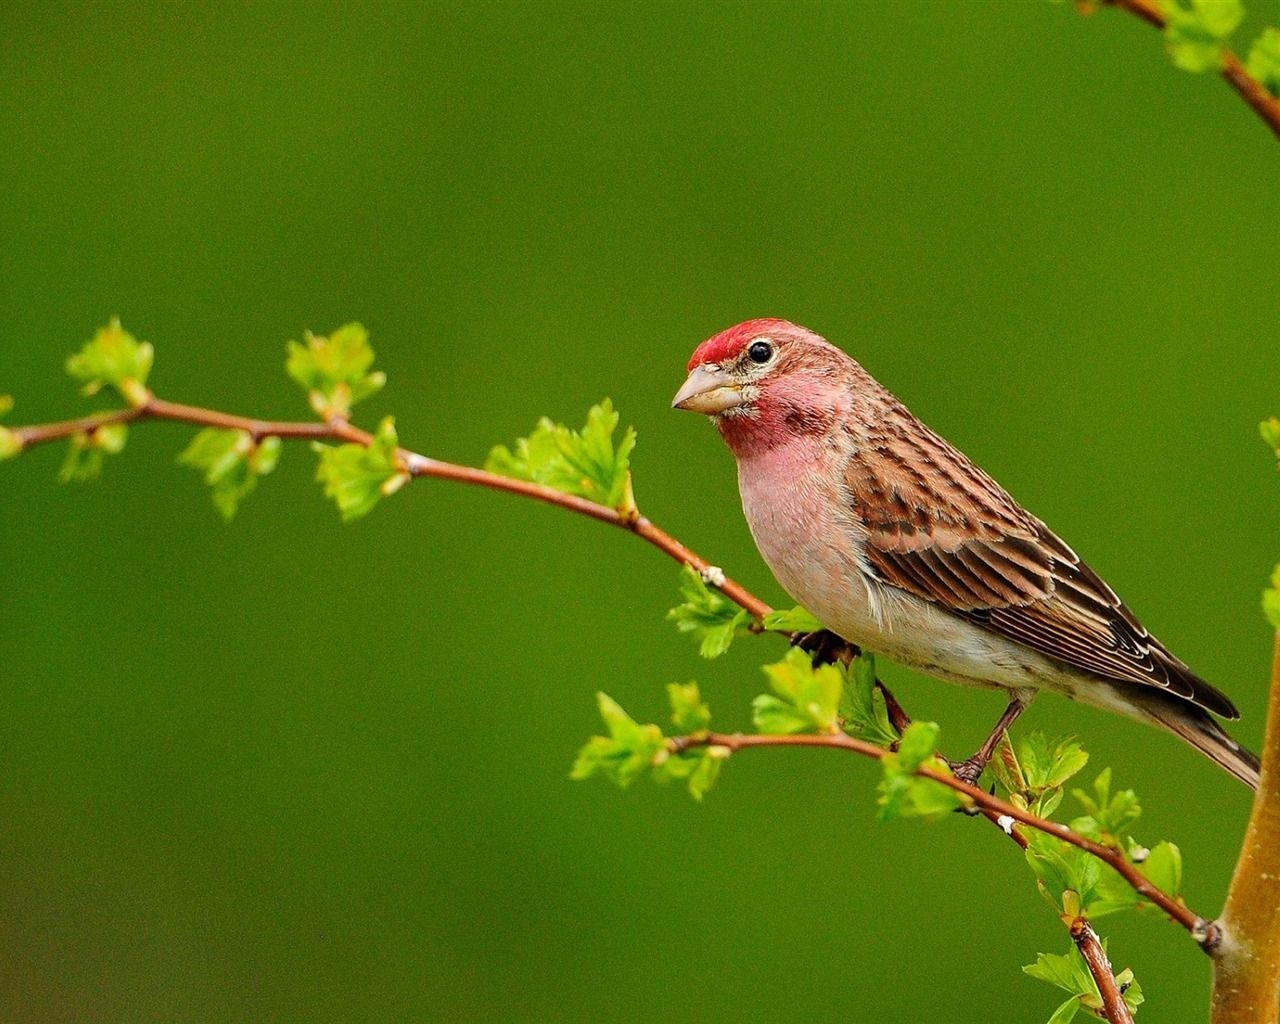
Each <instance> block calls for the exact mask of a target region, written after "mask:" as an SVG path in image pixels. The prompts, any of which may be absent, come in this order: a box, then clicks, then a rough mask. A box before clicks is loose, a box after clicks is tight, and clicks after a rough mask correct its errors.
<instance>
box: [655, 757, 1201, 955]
mask: <svg viewBox="0 0 1280 1024" xmlns="http://www.w3.org/2000/svg"><path fill="white" fill-rule="evenodd" d="M668 745H669V749H670V751H671V753H673V754H679V753H681V752H682V751H685V750H692V749H694V748H695V747H723V748H724V749H726V750H728V751H729V752H730V753H736V752H737V751H739V750H749V749H753V748H756V747H823V748H826V749H829V750H844V751H847V752H849V753H851V754H858V755H859V756H861V757H867V758H871V759H872V760H876V761H879V760H881V759H883V758H884V756H885V755H886V754H888V753H889V751H887V750H885V749H884V748H883V747H877V746H876V745H875V744H874V743H868V742H866V741H865V740H860V739H857V738H856V737H854V736H849V735H846V734H845V733H834V734H831V735H797V736H771V735H757V734H746V733H716V732H713V733H700V734H697V735H693V736H675V737H672V738H671V739H670V740H669V741H668ZM915 774H916V775H919V776H921V777H922V778H926V779H932V780H933V781H934V782H939V783H941V784H942V785H944V786H946V787H947V788H948V789H952V790H955V792H957V793H960V794H962V795H963V796H965V797H967V798H968V799H969V800H970V801H971V803H972V805H973V806H975V807H977V808H978V810H979V811H981V813H982V815H983V816H984V817H986V818H987V819H988V820H989V821H991V822H993V823H994V824H996V825H998V826H999V827H1000V829H1001V831H1003V832H1004V833H1005V834H1006V835H1008V836H1009V837H1010V838H1011V839H1013V840H1014V841H1015V842H1017V843H1018V845H1020V846H1024V847H1025V846H1026V840H1025V839H1023V838H1022V837H1020V836H1018V835H1017V834H1016V830H1015V829H1014V827H1013V826H1014V823H1015V822H1016V823H1018V824H1022V825H1025V826H1027V827H1028V828H1033V829H1035V830H1036V831H1037V832H1043V833H1044V834H1045V835H1049V836H1053V837H1054V838H1055V839H1060V840H1062V841H1063V842H1064V843H1068V844H1069V845H1071V846H1074V847H1077V848H1078V849H1081V850H1083V851H1084V852H1085V853H1087V854H1089V855H1090V856H1092V857H1096V858H1097V859H1098V860H1100V861H1102V862H1103V863H1104V864H1107V865H1108V866H1109V867H1111V868H1112V869H1113V870H1115V872H1116V873H1117V874H1118V875H1120V877H1121V878H1123V879H1124V880H1125V881H1126V882H1127V883H1128V884H1129V886H1130V887H1131V888H1132V889H1133V891H1134V892H1136V893H1137V894H1138V895H1139V896H1142V897H1143V898H1144V899H1147V900H1150V901H1151V902H1152V903H1154V904H1155V905H1156V906H1157V907H1159V908H1160V909H1161V910H1163V911H1164V912H1165V913H1166V914H1167V915H1168V916H1169V917H1170V918H1171V919H1172V920H1173V921H1174V922H1175V923H1177V924H1179V925H1181V926H1182V927H1183V928H1184V929H1186V931H1187V932H1188V933H1189V934H1190V935H1191V937H1192V938H1193V939H1195V941H1196V942H1197V943H1199V944H1200V946H1201V947H1203V948H1204V949H1205V951H1206V952H1209V953H1213V952H1214V951H1215V949H1216V947H1217V944H1218V937H1219V936H1218V927H1217V925H1216V924H1215V923H1214V922H1212V921H1207V920H1205V919H1204V918H1202V917H1201V916H1200V915H1199V914H1196V913H1194V912H1193V911H1192V910H1190V909H1189V908H1188V907H1187V906H1186V904H1184V903H1183V902H1182V901H1181V900H1179V899H1177V898H1176V897H1174V896H1170V895H1169V894H1168V893H1167V892H1165V891H1164V890H1163V889H1160V888H1158V887H1157V886H1155V885H1153V884H1152V883H1151V881H1150V880H1149V879H1148V878H1147V877H1146V876H1145V875H1144V874H1143V873H1142V872H1141V871H1139V870H1138V869H1137V868H1136V867H1134V865H1133V864H1131V863H1130V862H1129V861H1128V860H1127V859H1126V858H1125V856H1124V854H1123V853H1121V852H1120V851H1119V850H1117V849H1114V848H1113V847H1110V846H1104V845H1102V844H1101V843H1097V842H1094V841H1093V840H1092V839H1089V838H1087V837H1086V836H1082V835H1081V834H1080V833H1079V832H1075V831H1073V830H1072V829H1070V828H1068V827H1067V826H1066V825H1063V824H1061V823H1060V822H1056V821H1050V820H1049V819H1048V818H1042V817H1040V816H1039V815H1038V814H1035V813H1033V812H1031V811H1029V810H1024V809H1023V808H1021V807H1019V806H1017V805H1016V804H1012V803H1010V802H1009V801H1007V800H1002V799H1001V798H1000V797H998V796H996V795H995V794H993V793H988V792H987V791H986V790H985V789H981V788H980V787H978V786H973V785H970V784H969V783H967V782H965V781H963V780H962V779H958V778H956V777H955V776H954V775H951V774H949V773H947V772H940V771H936V770H934V769H932V768H929V767H928V766H921V767H920V768H918V769H917V770H916V771H915Z"/></svg>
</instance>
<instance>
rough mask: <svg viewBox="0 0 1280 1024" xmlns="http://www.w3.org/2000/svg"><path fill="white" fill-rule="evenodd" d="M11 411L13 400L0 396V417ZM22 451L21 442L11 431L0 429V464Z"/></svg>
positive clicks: (6, 396)
mask: <svg viewBox="0 0 1280 1024" xmlns="http://www.w3.org/2000/svg"><path fill="white" fill-rule="evenodd" d="M12 410H13V399H12V398H11V397H10V396H9V395H0V416H4V415H6V414H8V413H9V412H11V411H12ZM21 451H22V441H21V439H20V438H19V437H18V435H17V434H15V433H14V432H13V431H12V430H7V429H6V428H4V427H0V462H4V460H5V459H11V458H13V457H14V456H15V455H17V454H18V453H19V452H21Z"/></svg>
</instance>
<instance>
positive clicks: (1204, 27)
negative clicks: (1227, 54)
mask: <svg viewBox="0 0 1280 1024" xmlns="http://www.w3.org/2000/svg"><path fill="white" fill-rule="evenodd" d="M1160 9H1161V11H1163V13H1164V17H1165V29H1164V38H1165V47H1166V48H1167V49H1168V51H1169V55H1170V56H1171V57H1172V58H1173V62H1174V64H1176V65H1177V66H1178V67H1180V68H1182V69H1183V70H1184V71H1216V70H1218V68H1220V67H1221V66H1222V47H1223V44H1224V43H1225V42H1226V41H1227V38H1228V37H1229V36H1230V35H1231V33H1232V32H1234V31H1235V30H1236V27H1237V26H1238V25H1239V24H1240V22H1241V21H1242V20H1243V19H1244V7H1243V6H1241V4H1240V0H1161V4H1160Z"/></svg>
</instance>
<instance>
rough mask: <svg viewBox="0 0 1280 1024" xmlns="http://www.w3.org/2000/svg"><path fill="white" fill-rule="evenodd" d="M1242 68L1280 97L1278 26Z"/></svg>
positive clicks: (1279, 431)
mask: <svg viewBox="0 0 1280 1024" xmlns="http://www.w3.org/2000/svg"><path fill="white" fill-rule="evenodd" d="M1244 69H1245V70H1246V71H1247V72H1249V74H1250V75H1251V76H1252V77H1254V78H1256V79H1257V80H1258V81H1259V82H1260V83H1262V87H1263V88H1264V89H1266V90H1267V91H1268V92H1270V93H1271V95H1272V96H1278V97H1280V28H1264V29H1263V30H1262V35H1260V36H1258V38H1257V39H1255V40H1254V41H1253V45H1252V46H1251V47H1249V58H1248V60H1246V61H1245V64H1244ZM1270 422H1271V423H1273V424H1275V427H1274V431H1275V436H1276V438H1277V439H1276V440H1275V441H1268V443H1269V444H1270V445H1271V447H1272V448H1280V421H1277V420H1276V419H1275V418H1274V417H1273V418H1272V419H1271V420H1270ZM1262 436H1263V438H1264V439H1265V438H1266V437H1267V435H1266V434H1265V433H1264V434H1263V435H1262Z"/></svg>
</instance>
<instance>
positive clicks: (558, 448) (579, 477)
mask: <svg viewBox="0 0 1280 1024" xmlns="http://www.w3.org/2000/svg"><path fill="white" fill-rule="evenodd" d="M617 429H618V414H617V412H615V411H614V408H613V403H612V402H611V401H609V399H607V398H606V399H604V401H602V402H600V404H599V405H593V406H592V407H591V409H590V410H589V411H588V413H587V421H586V423H585V424H583V427H582V429H581V430H572V429H570V428H569V427H566V426H565V425H564V424H562V423H555V422H553V421H552V420H550V419H547V418H546V417H543V418H542V419H540V420H539V421H538V425H537V426H536V427H535V428H534V430H533V433H532V434H530V435H529V436H528V437H522V438H519V439H518V440H517V441H516V442H515V445H514V447H513V448H508V447H507V446H506V445H501V444H500V445H497V446H496V447H495V448H494V449H493V450H492V451H491V452H490V453H489V458H488V459H487V460H486V461H485V467H484V468H485V469H487V470H488V471H489V472H490V473H497V474H498V475H499V476H506V477H511V478H513V479H516V480H527V481H529V482H531V483H535V484H541V485H542V486H543V487H550V488H551V489H552V490H556V491H560V492H562V493H564V494H572V495H576V496H577V497H579V498H586V499H587V500H588V501H594V502H595V503H596V504H597V505H604V506H606V507H607V508H612V509H617V510H618V511H620V512H623V513H634V512H635V510H636V504H635V496H634V493H633V491H632V485H631V452H632V451H633V450H634V448H635V446H636V432H635V429H634V428H632V427H627V428H626V429H625V430H624V431H623V432H622V437H621V438H619V440H618V441H617V442H616V443H615V442H614V439H613V435H614V432H615V431H616V430H617Z"/></svg>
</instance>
